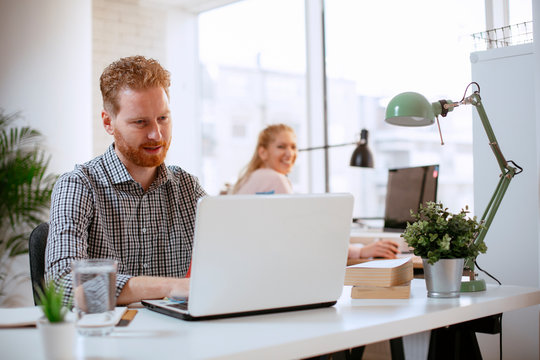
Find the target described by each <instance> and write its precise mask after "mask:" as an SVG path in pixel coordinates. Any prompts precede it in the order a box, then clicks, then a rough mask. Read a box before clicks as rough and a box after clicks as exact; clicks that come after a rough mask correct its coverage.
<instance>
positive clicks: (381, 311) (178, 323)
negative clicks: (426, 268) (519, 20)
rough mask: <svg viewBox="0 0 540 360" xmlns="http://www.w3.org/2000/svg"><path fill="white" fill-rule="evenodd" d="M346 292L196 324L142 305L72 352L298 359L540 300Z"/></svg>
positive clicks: (14, 332) (26, 350) (4, 342)
mask: <svg viewBox="0 0 540 360" xmlns="http://www.w3.org/2000/svg"><path fill="white" fill-rule="evenodd" d="M350 290H351V289H350V287H348V286H346V287H344V290H343V294H342V296H341V298H340V299H339V301H338V303H337V304H336V305H335V306H333V307H330V308H325V309H316V310H304V311H295V312H288V313H278V314H268V315H257V316H249V317H239V318H230V319H221V320H210V321H201V322H186V321H182V320H178V319H175V318H172V317H168V316H165V315H161V314H158V313H155V312H152V311H150V310H147V309H140V311H139V313H138V314H137V316H136V317H135V319H134V320H133V321H132V322H131V324H130V325H129V326H128V327H126V328H116V329H115V331H114V332H113V334H112V335H111V336H109V337H103V338H84V337H80V336H79V337H78V344H77V351H78V353H79V357H78V358H79V359H91V358H106V359H167V360H169V359H209V358H213V359H232V358H234V359H285V358H302V357H309V356H314V355H317V354H323V353H330V352H335V351H339V350H341V349H346V348H351V347H356V346H360V345H365V344H369V343H374V342H378V341H382V340H386V339H390V338H395V337H400V336H405V335H409V334H413V333H418V332H422V331H426V330H430V329H434V328H438V327H442V326H446V325H450V324H454V323H458V322H464V321H468V320H472V319H477V318H481V317H484V316H489V315H493V314H497V313H501V312H505V311H511V310H516V309H520V308H524V307H528V306H533V305H536V304H540V289H536V288H526V287H519V286H511V285H504V286H492V285H488V290H487V291H485V292H479V293H467V294H462V295H461V297H460V298H458V299H429V298H427V296H426V288H425V283H424V281H423V280H420V279H415V280H413V281H412V286H411V298H410V299H402V300H399V299H385V300H364V299H362V300H360V299H351V298H350ZM503 332H504V328H503ZM503 336H504V335H503ZM40 343H41V340H40V338H39V333H38V331H37V330H36V329H34V328H23V329H3V330H0V348H1V349H2V358H6V359H29V358H32V359H41V358H43V357H42V354H41V353H40V352H39V350H40V347H39V346H41V345H40Z"/></svg>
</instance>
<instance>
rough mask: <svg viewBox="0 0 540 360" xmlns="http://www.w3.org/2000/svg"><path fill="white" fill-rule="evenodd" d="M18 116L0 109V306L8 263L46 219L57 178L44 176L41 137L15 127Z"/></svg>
mask: <svg viewBox="0 0 540 360" xmlns="http://www.w3.org/2000/svg"><path fill="white" fill-rule="evenodd" d="M19 118H20V116H19V114H18V113H14V114H7V113H5V112H4V110H3V109H2V108H0V303H2V301H3V298H4V296H6V291H5V288H6V287H7V285H8V282H10V281H13V280H14V279H17V278H18V276H9V275H8V274H7V271H8V269H9V266H10V264H11V261H12V260H13V259H14V258H15V257H16V256H18V255H21V254H25V253H27V252H28V238H29V235H30V232H31V231H32V230H33V229H34V228H35V227H36V226H37V225H38V224H40V223H41V222H43V221H45V219H47V218H48V217H49V214H48V211H49V203H50V199H51V193H52V189H53V186H54V183H55V182H56V179H57V176H56V175H52V174H47V167H48V164H49V158H50V156H48V155H47V154H46V153H45V151H44V150H43V147H42V145H41V143H42V141H43V137H42V135H41V134H40V133H39V132H38V131H37V130H35V129H32V128H31V127H28V126H15V122H18V121H17V120H18V119H19Z"/></svg>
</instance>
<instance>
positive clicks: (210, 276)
mask: <svg viewBox="0 0 540 360" xmlns="http://www.w3.org/2000/svg"><path fill="white" fill-rule="evenodd" d="M352 208H353V197H352V195H350V194H318V195H229V196H209V197H205V198H202V199H201V200H199V203H198V206H197V213H196V221H195V238H194V248H193V258H192V264H191V283H190V291H189V300H188V301H182V300H175V299H172V300H169V299H166V300H143V301H142V303H143V305H144V306H146V307H148V308H149V309H151V310H154V311H158V312H161V313H164V314H167V315H171V316H175V317H178V318H181V319H185V320H199V319H211V318H220V317H228V316H239V315H253V314H260V313H268V312H279V311H288V310H300V309H309V308H317V307H325V306H332V305H334V304H335V303H336V301H337V299H338V298H339V296H340V295H341V292H342V289H343V282H344V277H345V267H346V263H347V249H348V244H349V237H350V229H351V218H352Z"/></svg>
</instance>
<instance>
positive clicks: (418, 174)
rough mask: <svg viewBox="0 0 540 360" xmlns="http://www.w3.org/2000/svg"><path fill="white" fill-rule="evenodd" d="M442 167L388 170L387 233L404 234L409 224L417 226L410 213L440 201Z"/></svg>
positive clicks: (385, 228) (385, 220)
mask: <svg viewBox="0 0 540 360" xmlns="http://www.w3.org/2000/svg"><path fill="white" fill-rule="evenodd" d="M438 179H439V165H425V166H416V167H406V168H398V169H389V170H388V183H387V185H386V205H385V210H384V230H385V231H397V232H401V231H403V230H405V228H406V227H407V222H410V223H412V222H414V219H413V217H412V216H411V210H413V211H414V212H415V213H416V212H418V210H419V208H420V204H425V203H426V202H428V201H437V183H438Z"/></svg>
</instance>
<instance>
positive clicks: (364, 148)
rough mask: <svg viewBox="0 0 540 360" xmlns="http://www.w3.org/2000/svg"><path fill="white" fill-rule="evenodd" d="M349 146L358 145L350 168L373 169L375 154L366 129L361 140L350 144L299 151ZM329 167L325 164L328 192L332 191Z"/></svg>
mask: <svg viewBox="0 0 540 360" xmlns="http://www.w3.org/2000/svg"><path fill="white" fill-rule="evenodd" d="M348 145H356V148H355V149H354V152H353V154H352V156H351V160H350V162H349V165H350V166H357V167H364V168H372V167H373V166H374V165H373V154H372V153H371V150H370V149H369V146H368V131H367V130H366V129H362V131H361V132H360V140H358V141H355V142H350V143H344V144H336V145H323V146H315V147H308V148H304V149H298V151H299V152H300V151H312V150H325V151H327V150H328V149H330V148H334V147H340V146H348ZM328 168H329V166H328V163H327V162H325V164H324V175H325V179H326V192H329V191H330V186H329V183H328V179H329V169H328Z"/></svg>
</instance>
